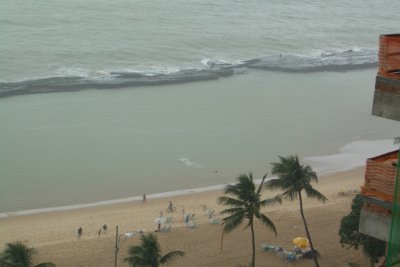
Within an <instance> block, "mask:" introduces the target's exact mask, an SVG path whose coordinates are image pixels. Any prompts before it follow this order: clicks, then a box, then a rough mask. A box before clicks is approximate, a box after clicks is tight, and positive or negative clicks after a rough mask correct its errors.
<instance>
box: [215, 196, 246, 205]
mask: <svg viewBox="0 0 400 267" xmlns="http://www.w3.org/2000/svg"><path fill="white" fill-rule="evenodd" d="M218 203H219V204H222V205H225V206H234V207H243V206H245V205H246V203H245V202H244V201H242V200H240V199H236V198H231V197H226V196H222V197H219V198H218Z"/></svg>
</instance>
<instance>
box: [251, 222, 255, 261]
mask: <svg viewBox="0 0 400 267" xmlns="http://www.w3.org/2000/svg"><path fill="white" fill-rule="evenodd" d="M250 229H251V241H252V243H253V248H252V249H253V251H252V252H253V255H252V258H251V266H253V267H254V266H256V243H255V240H254V226H253V220H251V222H250Z"/></svg>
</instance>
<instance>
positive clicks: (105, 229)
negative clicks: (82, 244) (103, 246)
mask: <svg viewBox="0 0 400 267" xmlns="http://www.w3.org/2000/svg"><path fill="white" fill-rule="evenodd" d="M107 231H108V227H107V224H104V225H103V233H104V234H105V233H107Z"/></svg>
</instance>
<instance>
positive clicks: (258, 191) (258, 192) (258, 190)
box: [257, 174, 267, 194]
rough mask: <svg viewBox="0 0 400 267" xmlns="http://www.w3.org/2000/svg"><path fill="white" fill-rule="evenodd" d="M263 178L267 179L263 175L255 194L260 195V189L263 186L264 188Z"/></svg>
mask: <svg viewBox="0 0 400 267" xmlns="http://www.w3.org/2000/svg"><path fill="white" fill-rule="evenodd" d="M265 178H267V174H265V175H264V176H263V178H262V179H261V183H260V185H259V186H258V189H257V194H260V193H261V190H262V188H263V186H264V181H265Z"/></svg>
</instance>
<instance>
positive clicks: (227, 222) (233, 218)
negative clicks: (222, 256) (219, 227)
mask: <svg viewBox="0 0 400 267" xmlns="http://www.w3.org/2000/svg"><path fill="white" fill-rule="evenodd" d="M244 218H245V213H244V212H238V213H235V214H232V215H230V216H228V217H225V218H223V219H222V221H223V224H224V228H223V229H224V232H225V233H229V232H231V231H232V230H234V229H235V228H236V227H238V226H239V225H241V224H242V222H243V220H244Z"/></svg>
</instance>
